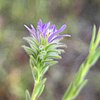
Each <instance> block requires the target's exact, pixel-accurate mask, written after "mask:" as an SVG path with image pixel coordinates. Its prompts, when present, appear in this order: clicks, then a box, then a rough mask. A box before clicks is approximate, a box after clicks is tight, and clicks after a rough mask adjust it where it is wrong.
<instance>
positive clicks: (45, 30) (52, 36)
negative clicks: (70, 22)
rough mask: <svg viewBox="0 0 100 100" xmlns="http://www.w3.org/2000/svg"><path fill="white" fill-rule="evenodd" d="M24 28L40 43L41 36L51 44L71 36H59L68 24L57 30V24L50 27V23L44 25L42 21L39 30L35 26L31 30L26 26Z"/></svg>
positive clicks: (38, 26)
mask: <svg viewBox="0 0 100 100" xmlns="http://www.w3.org/2000/svg"><path fill="white" fill-rule="evenodd" d="M24 26H25V27H26V28H27V30H28V31H29V32H30V33H31V35H32V36H33V37H35V38H36V39H37V40H38V41H40V40H41V36H42V37H43V38H44V39H46V40H48V42H49V43H51V42H54V41H56V40H58V39H60V38H62V37H64V36H67V37H70V35H68V34H64V35H60V34H59V33H61V32H63V31H64V30H65V28H66V24H64V25H62V26H61V28H60V29H57V28H56V26H55V24H53V25H50V22H48V23H42V20H41V19H40V20H39V22H38V25H37V30H36V29H35V28H34V26H33V25H30V28H29V27H28V26H26V25H24Z"/></svg>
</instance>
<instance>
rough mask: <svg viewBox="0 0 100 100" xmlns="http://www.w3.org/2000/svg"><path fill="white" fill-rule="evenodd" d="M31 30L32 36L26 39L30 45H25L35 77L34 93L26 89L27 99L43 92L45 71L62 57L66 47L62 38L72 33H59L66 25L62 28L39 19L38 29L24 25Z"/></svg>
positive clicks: (36, 96) (31, 99) (30, 99)
mask: <svg viewBox="0 0 100 100" xmlns="http://www.w3.org/2000/svg"><path fill="white" fill-rule="evenodd" d="M24 26H25V27H26V28H27V30H28V31H29V32H30V35H31V36H30V37H25V38H24V39H25V40H26V41H27V42H28V44H29V46H23V47H24V49H25V51H26V52H27V54H28V55H29V56H30V66H31V70H32V75H33V79H34V89H33V92H32V95H31V96H30V94H29V92H28V91H26V100H37V99H38V98H39V96H40V95H41V94H42V92H43V90H44V87H45V82H46V78H44V75H45V73H46V72H47V71H48V69H49V67H50V66H52V65H54V64H56V63H57V59H60V58H61V53H62V52H64V50H63V49H61V48H62V47H65V45H64V44H63V43H61V42H60V40H61V39H62V38H63V37H70V35H67V34H64V35H60V34H59V33H61V32H63V31H64V30H65V28H66V25H65V24H64V25H62V26H61V28H60V29H57V28H56V26H55V25H54V24H53V25H50V22H48V23H42V20H39V22H38V25H37V29H35V28H34V26H33V25H30V27H28V26H26V25H24Z"/></svg>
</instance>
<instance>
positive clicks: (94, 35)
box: [90, 25, 96, 52]
mask: <svg viewBox="0 0 100 100" xmlns="http://www.w3.org/2000/svg"><path fill="white" fill-rule="evenodd" d="M95 39H96V26H95V25H94V26H93V31H92V39H91V43H90V50H93V48H94V43H95ZM91 52H92V51H91Z"/></svg>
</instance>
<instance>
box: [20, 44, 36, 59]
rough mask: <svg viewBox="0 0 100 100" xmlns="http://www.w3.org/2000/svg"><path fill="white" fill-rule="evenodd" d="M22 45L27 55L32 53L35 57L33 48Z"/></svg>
mask: <svg viewBox="0 0 100 100" xmlns="http://www.w3.org/2000/svg"><path fill="white" fill-rule="evenodd" d="M22 47H23V48H24V49H25V51H26V52H27V54H28V55H33V56H34V57H36V54H35V52H34V50H33V49H31V48H29V47H27V46H25V45H23V46H22Z"/></svg>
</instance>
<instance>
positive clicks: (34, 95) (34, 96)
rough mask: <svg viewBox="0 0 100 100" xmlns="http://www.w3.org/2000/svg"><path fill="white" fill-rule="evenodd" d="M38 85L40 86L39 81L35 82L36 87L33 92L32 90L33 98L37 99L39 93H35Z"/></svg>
mask: <svg viewBox="0 0 100 100" xmlns="http://www.w3.org/2000/svg"><path fill="white" fill-rule="evenodd" d="M37 86H38V82H35V85H34V89H33V92H32V100H37V95H36V94H35V91H36V89H37Z"/></svg>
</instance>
